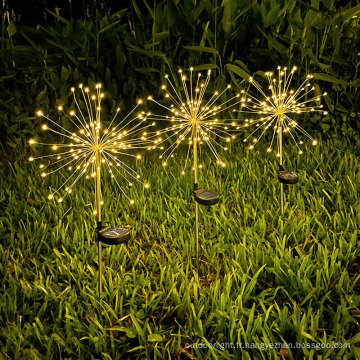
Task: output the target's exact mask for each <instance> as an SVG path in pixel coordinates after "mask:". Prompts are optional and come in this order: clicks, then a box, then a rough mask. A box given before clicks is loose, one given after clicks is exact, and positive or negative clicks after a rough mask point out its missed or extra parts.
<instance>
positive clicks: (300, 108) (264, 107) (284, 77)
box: [234, 66, 327, 157]
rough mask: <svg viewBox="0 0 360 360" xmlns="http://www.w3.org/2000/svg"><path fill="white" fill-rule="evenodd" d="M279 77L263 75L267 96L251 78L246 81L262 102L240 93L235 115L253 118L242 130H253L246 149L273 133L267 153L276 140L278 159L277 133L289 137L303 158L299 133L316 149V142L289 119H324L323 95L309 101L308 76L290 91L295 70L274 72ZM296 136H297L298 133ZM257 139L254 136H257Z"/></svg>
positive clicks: (279, 69) (282, 69)
mask: <svg viewBox="0 0 360 360" xmlns="http://www.w3.org/2000/svg"><path fill="white" fill-rule="evenodd" d="M277 70H278V74H277V76H275V75H274V73H273V72H266V73H265V75H266V77H267V79H268V82H269V85H268V90H270V91H269V94H266V93H265V92H264V91H263V89H262V88H261V87H260V85H259V84H258V83H257V82H256V81H255V80H254V79H253V78H252V77H250V78H249V82H250V84H252V85H253V86H254V87H255V88H256V89H257V90H258V92H259V93H260V95H261V98H259V99H258V98H257V97H255V96H253V95H251V94H245V91H244V90H242V91H241V99H240V104H241V105H240V110H234V111H237V112H244V113H252V114H254V115H255V118H248V119H245V124H244V127H248V126H255V129H254V130H253V131H252V132H251V134H250V135H248V136H247V137H246V138H245V139H244V142H248V141H249V138H252V141H251V144H250V145H249V149H250V150H252V149H254V146H255V145H256V144H257V143H258V142H259V141H260V139H261V138H262V137H263V136H264V134H265V133H266V131H267V130H268V129H273V135H272V138H271V142H270V145H269V146H268V148H267V149H266V151H267V152H271V151H272V150H273V145H274V140H275V136H276V135H277V136H276V140H277V149H278V151H277V154H276V155H277V156H278V157H279V156H280V149H279V147H280V144H279V134H280V131H281V132H282V133H284V134H286V133H288V134H289V136H290V137H291V139H292V140H293V141H294V143H295V145H296V146H297V149H298V152H299V154H302V153H303V151H302V150H301V148H300V146H301V145H302V144H303V141H301V140H300V138H299V136H298V133H301V134H303V135H305V136H306V137H308V138H309V139H310V140H311V141H312V144H313V145H317V140H315V139H314V138H312V137H311V135H310V134H309V133H307V132H306V131H305V130H304V129H303V128H302V127H301V126H300V125H299V124H298V123H297V122H296V121H295V120H293V119H292V117H293V116H294V115H295V116H296V114H301V113H305V112H314V111H320V112H322V113H323V114H324V115H326V114H327V111H324V110H323V105H321V104H320V100H321V97H322V96H326V95H327V94H326V93H323V94H321V95H318V96H315V97H311V96H310V95H309V94H310V93H311V92H312V91H313V90H315V87H314V86H312V85H311V79H312V78H313V76H312V75H307V76H306V79H305V80H304V81H303V83H302V84H301V85H300V87H299V88H298V89H296V90H293V89H291V88H290V83H291V80H292V78H293V76H294V73H295V72H296V70H297V68H296V66H294V67H293V68H292V69H291V70H290V71H289V70H288V69H287V68H286V67H284V68H281V67H280V66H279V67H278V68H277ZM297 132H298V133H297ZM256 135H257V136H256Z"/></svg>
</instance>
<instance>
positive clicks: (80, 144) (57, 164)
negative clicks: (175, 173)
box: [29, 84, 154, 221]
mask: <svg viewBox="0 0 360 360" xmlns="http://www.w3.org/2000/svg"><path fill="white" fill-rule="evenodd" d="M79 91H80V93H81V95H80V98H78V96H77V95H76V91H75V88H71V92H72V94H73V102H74V109H72V110H70V111H69V112H65V111H64V109H63V107H62V106H59V107H58V111H59V112H60V115H62V114H63V115H64V116H65V117H66V118H67V119H68V120H69V122H70V123H71V124H72V126H73V127H74V131H70V130H69V129H66V128H65V127H63V126H61V125H60V124H59V122H56V121H54V120H53V119H51V118H50V117H48V116H46V115H44V113H43V111H42V110H39V111H37V113H36V115H37V116H39V117H41V118H42V119H44V120H45V123H44V124H43V125H42V126H41V129H42V130H43V131H50V132H52V133H54V134H56V135H59V137H61V138H62V139H63V142H59V143H55V144H54V143H44V142H38V141H36V140H35V139H30V140H29V143H30V145H34V144H39V145H45V146H47V147H49V148H50V149H51V151H52V153H51V154H48V155H44V156H39V157H33V156H31V157H30V158H29V160H30V161H35V160H39V161H41V163H40V164H39V169H40V171H41V176H42V177H47V176H49V175H51V174H54V173H56V172H58V171H60V170H66V171H67V173H66V174H67V175H66V179H65V181H64V182H63V183H62V185H61V186H60V187H59V188H57V189H56V190H55V191H53V192H51V193H50V194H49V196H48V198H49V199H50V200H51V199H55V198H57V201H58V202H62V201H63V199H64V198H65V196H67V195H68V194H71V193H72V192H73V189H74V186H75V185H76V183H77V182H78V181H79V180H80V179H81V178H82V177H83V176H85V177H86V178H87V179H92V178H93V179H94V180H95V209H96V210H95V214H97V215H98V221H101V215H100V213H101V206H102V205H103V199H102V193H101V186H100V177H101V173H102V170H103V171H105V172H108V173H109V174H110V176H111V178H113V179H114V181H115V183H116V185H117V186H118V188H119V189H120V191H121V192H122V194H123V195H124V196H125V197H126V198H127V199H128V200H129V201H130V203H131V204H133V203H134V200H133V199H130V198H129V196H128V195H127V194H126V192H125V191H124V190H123V189H122V187H121V185H120V183H121V181H120V182H119V181H118V180H117V178H116V177H117V176H119V177H121V178H122V179H123V180H124V181H125V183H126V184H128V186H132V182H133V181H136V182H139V183H142V184H143V185H144V187H145V188H148V187H149V184H148V183H147V182H143V181H142V180H141V179H140V175H139V174H138V173H137V172H136V171H135V170H134V169H133V168H132V167H131V166H130V165H129V164H128V163H127V160H128V159H129V158H130V157H132V158H135V159H137V160H139V159H140V158H141V155H140V154H139V153H137V151H138V150H139V149H143V148H146V147H147V146H148V145H149V144H150V141H149V140H147V139H146V136H145V135H144V130H145V129H146V128H148V127H149V126H152V125H154V124H145V123H146V122H147V120H148V119H147V114H145V113H144V112H140V113H138V114H135V112H136V110H137V109H138V107H139V106H140V105H141V104H142V100H138V102H137V105H136V106H135V107H134V108H133V109H132V110H131V111H130V112H129V113H128V114H127V115H126V116H125V117H123V118H122V119H121V120H120V121H118V118H119V117H120V108H118V109H117V110H116V112H115V114H114V116H113V117H112V119H111V121H110V123H109V124H108V125H107V126H104V123H103V121H102V118H101V111H102V107H101V106H102V104H101V102H102V99H103V97H104V93H103V92H101V84H97V85H96V86H95V91H94V92H92V91H91V90H90V88H89V87H84V86H83V85H82V84H80V85H79ZM141 133H142V134H141Z"/></svg>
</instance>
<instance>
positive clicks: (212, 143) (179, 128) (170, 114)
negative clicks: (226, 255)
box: [148, 67, 240, 266]
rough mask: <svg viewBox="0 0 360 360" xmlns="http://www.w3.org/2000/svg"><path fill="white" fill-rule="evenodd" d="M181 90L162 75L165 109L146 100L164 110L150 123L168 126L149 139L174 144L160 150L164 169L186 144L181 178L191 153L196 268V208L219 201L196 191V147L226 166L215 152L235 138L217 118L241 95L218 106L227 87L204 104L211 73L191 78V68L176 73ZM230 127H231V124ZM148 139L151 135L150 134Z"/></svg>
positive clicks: (212, 194) (206, 192)
mask: <svg viewBox="0 0 360 360" xmlns="http://www.w3.org/2000/svg"><path fill="white" fill-rule="evenodd" d="M179 76H180V82H181V86H179V87H176V86H175V85H174V84H173V82H172V81H171V80H170V79H169V76H168V75H165V79H166V83H165V84H163V85H162V87H161V89H162V90H163V91H164V93H165V99H166V100H167V101H166V103H170V105H164V104H163V103H160V102H159V101H157V100H154V99H153V97H152V96H149V97H148V100H149V101H152V102H154V103H156V104H157V105H158V106H159V107H161V108H162V109H164V113H165V115H161V114H150V115H149V119H150V120H155V121H160V122H162V121H165V122H167V123H170V126H168V127H166V128H164V129H162V130H159V131H157V132H155V133H153V134H151V136H152V137H153V138H155V141H154V142H155V145H156V146H159V145H161V144H162V143H163V142H164V141H165V140H166V139H165V137H167V138H168V139H173V140H174V142H173V143H172V144H171V145H170V146H168V147H164V146H161V147H160V148H161V149H162V150H163V152H162V154H161V155H160V158H161V159H162V165H163V166H167V165H168V160H169V159H170V158H172V157H174V152H175V150H176V149H178V147H179V146H180V144H181V143H183V142H187V144H188V150H187V155H186V159H185V164H184V167H183V170H182V175H185V170H186V167H187V163H188V160H189V157H190V152H191V150H192V152H193V170H194V200H195V236H196V240H195V248H196V262H197V266H198V265H199V208H198V204H202V205H208V206H210V205H214V204H216V203H217V202H218V201H219V195H218V193H217V192H215V191H211V190H206V189H203V188H199V179H198V169H199V168H201V167H202V165H201V164H199V147H200V146H201V145H204V144H206V145H207V146H208V149H210V151H211V153H212V154H213V156H214V157H215V159H216V162H217V164H219V165H220V166H222V167H225V162H224V161H223V160H222V159H221V157H220V156H219V154H218V152H217V149H218V148H221V149H223V150H227V147H226V146H223V145H221V144H220V142H219V139H220V140H224V141H225V142H230V141H231V139H232V138H233V137H234V136H231V135H230V134H229V133H228V131H229V125H228V124H227V120H228V119H226V120H225V119H219V118H218V115H219V114H220V113H222V112H224V111H226V110H228V109H230V108H231V107H233V106H234V105H236V104H238V103H239V101H240V95H239V94H238V95H235V96H232V97H230V99H228V100H226V101H224V102H222V103H220V104H218V103H219V102H220V99H221V97H223V95H224V94H226V93H227V92H228V90H229V89H230V85H228V86H227V87H226V88H225V89H224V90H223V91H221V92H218V91H215V92H213V93H212V94H211V95H210V96H209V97H208V99H207V100H205V98H206V95H207V90H208V85H209V83H210V79H211V71H210V70H209V71H208V72H207V76H206V77H205V78H204V77H203V76H202V74H201V73H200V72H199V73H197V74H194V69H193V68H192V67H191V68H190V71H189V74H188V76H187V75H185V74H184V73H183V71H182V70H181V69H180V70H179ZM230 126H234V123H233V124H232V125H230ZM149 135H150V134H149Z"/></svg>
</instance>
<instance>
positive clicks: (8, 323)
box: [0, 140, 360, 359]
mask: <svg viewBox="0 0 360 360" xmlns="http://www.w3.org/2000/svg"><path fill="white" fill-rule="evenodd" d="M287 145H290V144H287ZM290 148H291V146H288V147H287V150H288V153H287V156H286V158H285V164H286V165H287V167H288V168H290V169H296V170H297V172H298V174H299V176H300V181H299V183H298V184H297V185H295V186H293V187H286V190H285V193H286V199H287V200H288V203H287V205H286V207H285V215H284V217H282V218H281V217H280V210H279V194H280V185H279V183H278V181H277V179H276V174H275V171H276V169H277V165H276V162H275V158H274V156H268V154H267V153H266V152H265V149H266V144H265V143H262V144H261V145H259V147H258V149H256V150H254V151H252V152H248V151H247V150H245V149H244V147H243V145H242V143H241V141H238V142H237V143H235V144H233V145H232V146H231V148H230V149H229V153H228V154H227V155H228V156H227V160H228V165H227V167H226V168H225V169H221V168H219V167H217V166H216V165H215V163H214V162H210V161H209V159H206V158H205V159H204V160H205V162H204V168H203V169H202V171H201V172H200V185H202V186H206V187H207V188H210V189H216V190H217V191H218V192H219V193H220V195H221V201H220V204H218V205H215V206H213V207H211V209H210V210H209V211H208V210H207V209H205V208H204V207H201V211H200V221H201V226H200V243H201V250H200V267H199V269H198V270H197V269H196V268H195V264H196V262H195V259H194V236H195V234H194V204H193V202H192V197H191V192H192V179H191V178H190V176H181V175H180V172H181V165H182V164H183V161H184V158H185V154H186V151H185V149H184V151H181V153H180V154H179V155H178V156H177V157H176V158H174V159H172V161H171V162H170V163H169V166H168V167H167V168H166V170H165V169H163V168H162V167H161V162H160V160H158V159H157V156H158V154H157V153H147V154H145V159H144V160H143V162H142V164H141V166H140V168H139V171H140V173H142V174H143V176H144V178H145V179H147V180H149V181H150V183H151V188H150V190H148V191H146V190H143V188H141V186H134V187H132V188H131V189H129V190H128V191H129V192H130V194H132V197H133V198H134V199H135V200H136V204H135V205H134V206H130V205H129V203H128V201H127V200H126V199H124V198H123V197H121V196H120V194H119V192H118V191H117V188H116V186H115V185H114V184H112V183H111V182H110V181H108V180H106V181H105V182H106V187H104V193H105V201H106V204H105V206H104V212H105V218H104V220H105V222H108V223H109V224H111V225H112V226H115V225H131V229H132V233H133V239H132V240H131V242H130V243H129V244H128V245H127V246H125V245H121V246H117V247H107V246H104V251H103V264H104V272H103V282H104V291H103V292H104V294H103V295H104V298H103V301H102V302H99V299H98V294H97V285H98V281H97V244H96V242H95V233H94V229H95V218H94V216H93V215H92V211H93V205H92V204H93V187H92V183H88V182H87V181H86V180H84V181H83V182H82V181H80V183H79V184H78V185H77V188H76V189H77V190H76V191H74V194H72V195H71V196H69V197H68V198H66V200H64V202H63V203H61V204H57V203H55V202H51V201H48V200H47V194H48V192H49V188H50V186H51V187H53V188H55V187H56V184H60V183H61V181H62V179H61V176H63V175H61V174H60V175H55V176H49V177H48V178H46V179H45V180H44V179H43V178H41V177H40V176H39V172H38V169H37V168H36V165H35V164H34V163H29V162H27V161H26V158H27V156H28V154H27V155H25V154H24V156H23V157H21V158H19V159H18V160H17V161H16V162H14V163H12V164H11V165H10V164H7V163H6V164H2V167H1V168H2V170H1V172H2V174H1V175H2V176H1V179H0V183H1V186H0V209H1V218H0V234H1V243H0V269H1V275H2V276H1V292H0V296H1V298H0V321H1V330H0V340H1V351H0V358H1V359H170V358H171V359H173V358H175V359H176V358H179V359H195V358H198V359H279V358H280V356H283V357H284V358H288V359H304V358H305V359H360V332H359V323H358V321H359V319H360V294H359V293H360V271H359V262H360V252H359V224H360V194H359V175H360V173H359V172H360V163H359V160H358V155H359V153H360V151H359V150H360V149H359V146H357V147H356V146H353V145H350V144H348V143H347V142H346V141H340V140H337V141H335V140H332V141H320V144H319V146H317V147H312V146H311V145H309V146H308V147H307V150H306V151H304V154H303V155H299V156H298V155H296V154H295V149H292V150H291V149H290ZM203 151H204V150H203ZM292 151H294V152H292ZM220 169H221V170H220ZM188 174H189V172H188ZM190 175H191V171H190ZM226 342H227V343H229V344H224V346H225V349H220V348H219V346H214V347H212V348H211V347H208V348H204V344H205V343H207V344H208V345H210V344H213V345H214V344H215V343H218V344H220V343H226ZM296 342H298V343H301V344H303V345H302V346H307V347H309V348H308V349H282V350H280V349H278V348H277V349H275V348H268V349H266V350H260V349H247V350H241V349H238V348H229V345H231V344H230V343H232V344H233V345H234V346H235V347H236V346H237V343H242V344H245V343H248V344H249V345H251V343H257V344H259V346H260V344H261V343H264V344H265V345H266V344H269V343H292V344H294V346H295V343H296ZM195 343H200V345H199V346H198V348H196V346H195V345H193V347H190V346H189V344H195ZM321 343H322V344H325V345H327V346H328V347H329V346H330V348H323V349H316V348H311V347H316V346H319V347H320V345H319V344H321ZM337 343H346V344H348V345H346V346H347V347H346V348H343V349H335V348H334V346H335V344H337ZM328 344H329V345H328ZM253 346H254V345H253ZM275 346H277V344H275Z"/></svg>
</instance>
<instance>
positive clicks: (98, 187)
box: [95, 137, 102, 299]
mask: <svg viewBox="0 0 360 360" xmlns="http://www.w3.org/2000/svg"><path fill="white" fill-rule="evenodd" d="M95 147H96V148H97V150H96V151H95V163H96V205H97V234H98V250H99V252H98V257H99V261H98V266H99V297H100V299H101V295H102V244H101V234H100V231H101V230H102V226H101V160H100V159H101V156H100V148H99V145H98V137H96V144H95Z"/></svg>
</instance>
